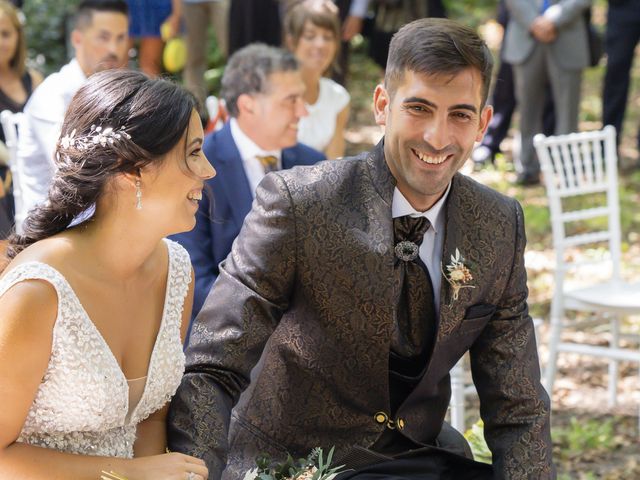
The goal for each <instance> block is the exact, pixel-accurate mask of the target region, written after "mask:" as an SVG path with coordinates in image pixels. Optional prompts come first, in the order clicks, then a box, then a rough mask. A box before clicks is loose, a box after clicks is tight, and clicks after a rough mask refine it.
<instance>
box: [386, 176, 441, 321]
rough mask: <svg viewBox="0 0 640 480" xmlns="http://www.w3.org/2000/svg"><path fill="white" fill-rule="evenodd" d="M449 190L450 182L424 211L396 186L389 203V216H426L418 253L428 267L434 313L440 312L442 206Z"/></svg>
mask: <svg viewBox="0 0 640 480" xmlns="http://www.w3.org/2000/svg"><path fill="white" fill-rule="evenodd" d="M449 190H451V183H449V186H448V187H447V190H446V191H445V192H444V195H442V197H441V198H440V199H439V200H438V201H437V202H436V203H434V204H433V206H432V207H431V208H430V209H429V210H427V211H426V212H418V211H417V210H416V209H415V208H413V207H412V206H411V204H410V203H409V201H408V200H407V199H406V198H405V196H404V195H403V194H402V193H401V192H400V190H398V187H396V188H395V189H394V191H393V201H392V203H391V216H392V217H393V218H398V217H404V216H405V215H410V216H412V217H426V219H427V220H429V223H430V224H431V226H430V227H429V229H428V230H427V231H426V232H425V234H424V238H423V239H422V243H421V244H420V250H419V253H418V254H419V255H420V259H421V260H422V261H423V262H424V264H425V265H426V266H427V269H429V277H431V284H432V285H433V301H434V306H435V309H436V315H438V314H439V313H440V286H441V285H442V272H441V263H442V248H443V246H444V230H445V225H446V219H445V209H444V208H443V207H444V205H445V203H446V201H447V197H448V196H449Z"/></svg>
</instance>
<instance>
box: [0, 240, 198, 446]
mask: <svg viewBox="0 0 640 480" xmlns="http://www.w3.org/2000/svg"><path fill="white" fill-rule="evenodd" d="M166 243H167V248H168V250H169V272H168V278H167V290H166V295H165V303H164V311H163V316H162V323H161V325H160V329H159V332H158V337H157V338H156V343H155V345H154V348H153V352H152V354H151V359H150V362H149V371H148V373H147V382H146V385H145V389H144V393H143V395H142V398H141V399H140V401H139V402H138V404H137V405H136V407H135V408H134V410H133V411H132V412H128V411H127V410H128V405H129V387H128V385H127V380H126V378H125V376H124V374H123V373H122V370H121V369H120V367H119V365H118V363H117V361H116V359H115V357H114V356H113V353H112V352H111V350H110V349H109V346H108V345H107V343H106V342H105V340H104V338H103V337H102V335H100V332H99V331H98V329H97V328H96V327H95V325H94V324H93V322H92V321H91V319H90V318H89V316H88V315H87V313H86V312H85V310H84V308H83V307H82V305H81V304H80V301H79V300H78V298H77V297H76V294H75V292H74V291H73V290H72V289H71V286H70V285H69V283H68V282H67V280H66V279H65V278H64V277H63V276H62V274H61V273H60V272H58V271H57V270H55V269H54V268H53V267H51V266H49V265H47V264H44V263H40V262H27V263H23V264H21V265H18V266H17V267H15V268H14V269H13V270H11V271H10V272H8V273H7V275H6V276H5V277H4V278H3V279H2V280H1V281H0V295H2V294H4V292H5V291H7V289H9V288H10V287H11V286H12V285H15V284H16V283H18V282H21V281H24V280H28V279H41V280H45V281H47V282H49V283H50V284H51V285H53V287H54V288H55V290H56V293H57V295H58V315H57V319H56V322H55V325H54V327H53V342H52V349H51V357H50V358H49V365H48V367H47V370H46V372H45V375H44V377H43V379H42V382H41V384H40V386H39V387H38V391H37V393H36V397H35V400H34V401H33V404H32V405H31V408H30V410H29V413H28V415H27V418H26V421H25V424H24V426H23V427H22V431H21V433H20V436H19V437H18V441H19V442H24V443H28V444H32V445H38V446H41V447H48V448H54V449H56V450H60V451H65V452H70V453H78V454H85V455H102V456H110V457H128V458H131V457H132V456H133V443H134V440H135V435H136V425H137V424H138V423H139V422H141V421H142V420H144V419H145V418H147V417H148V416H149V415H150V414H151V413H153V412H154V411H156V410H158V409H160V408H161V407H163V406H164V405H165V403H167V402H168V401H169V400H170V399H171V396H172V395H173V394H174V393H175V391H176V389H177V388H178V385H179V384H180V380H181V378H182V374H183V372H184V354H183V352H182V344H181V341H180V323H181V319H182V310H183V306H184V299H185V297H186V294H187V290H188V287H189V283H190V282H191V263H190V261H189V255H188V254H187V252H186V251H185V250H184V249H183V248H182V247H181V246H180V245H178V244H177V243H175V242H172V241H170V240H166ZM128 413H130V415H129V417H130V418H127V417H128V415H127V414H128Z"/></svg>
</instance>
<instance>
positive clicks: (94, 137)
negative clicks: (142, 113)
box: [58, 125, 131, 150]
mask: <svg viewBox="0 0 640 480" xmlns="http://www.w3.org/2000/svg"><path fill="white" fill-rule="evenodd" d="M123 138H125V139H127V140H131V135H129V134H128V133H127V132H126V131H125V129H124V126H122V127H120V128H119V129H118V130H114V129H113V128H112V127H105V128H103V127H102V126H97V127H96V126H95V125H91V130H90V132H89V133H88V134H87V135H81V136H76V130H75V129H73V131H72V132H71V133H70V134H67V135H65V136H64V137H61V138H60V140H59V142H58V145H60V146H61V147H62V148H64V149H68V148H76V149H78V150H88V149H89V148H93V147H95V146H97V145H100V146H102V147H106V146H107V145H113V144H114V143H116V142H117V141H120V140H122V139H123Z"/></svg>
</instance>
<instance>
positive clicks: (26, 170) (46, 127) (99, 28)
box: [16, 0, 129, 231]
mask: <svg viewBox="0 0 640 480" xmlns="http://www.w3.org/2000/svg"><path fill="white" fill-rule="evenodd" d="M127 12H128V10H127V3H126V2H125V0H83V1H82V2H80V4H79V5H78V11H77V13H76V18H75V27H74V30H73V31H72V32H71V43H72V44H73V47H74V49H75V57H74V58H73V59H72V60H71V61H70V62H69V63H68V64H66V65H65V66H64V67H62V69H61V70H60V71H59V72H56V73H54V74H52V75H50V76H48V77H47V78H46V79H45V80H44V82H42V85H40V86H39V87H38V88H37V89H36V90H35V91H34V92H33V95H32V96H31V98H30V99H29V101H28V102H27V104H26V105H25V107H24V113H25V117H24V121H23V123H22V124H21V125H20V132H19V136H18V159H19V160H18V162H19V163H20V164H21V167H22V168H23V171H22V172H21V173H22V175H21V176H22V180H23V183H22V196H23V206H22V210H23V211H22V212H20V213H21V216H22V217H24V216H26V213H27V212H28V211H29V210H30V209H31V208H33V207H34V206H35V205H37V204H38V203H40V202H42V201H44V199H45V198H46V196H47V191H48V189H49V183H50V182H51V177H52V176H53V170H54V165H53V153H54V150H55V146H56V141H57V139H58V136H59V135H60V125H61V124H62V120H63V118H64V113H65V111H66V110H67V106H68V105H69V103H70V102H71V98H72V97H73V95H74V94H75V93H76V91H77V90H78V89H79V88H80V87H81V86H82V85H83V84H84V83H85V82H86V81H87V77H89V76H91V75H92V74H94V73H95V72H98V71H101V70H106V69H110V68H121V67H124V66H125V65H126V64H127V50H128V35H127V32H128V29H129V22H128V19H127ZM17 213H18V212H16V214H17ZM16 228H17V230H18V231H20V228H21V225H18V224H17V225H16Z"/></svg>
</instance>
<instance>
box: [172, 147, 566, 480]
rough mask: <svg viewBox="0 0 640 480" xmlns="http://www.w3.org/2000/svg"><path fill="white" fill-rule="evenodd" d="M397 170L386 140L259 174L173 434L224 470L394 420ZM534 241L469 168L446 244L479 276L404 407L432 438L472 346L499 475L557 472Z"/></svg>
mask: <svg viewBox="0 0 640 480" xmlns="http://www.w3.org/2000/svg"><path fill="white" fill-rule="evenodd" d="M394 186H395V180H394V178H393V177H392V175H391V173H390V171H389V169H388V167H387V165H386V162H385V160H384V153H383V148H382V142H381V143H380V144H379V145H378V146H377V147H376V148H375V149H374V150H373V151H372V152H370V153H368V154H363V155H361V156H358V157H355V158H350V159H344V160H340V161H328V162H323V163H320V164H318V165H316V166H313V167H302V168H294V169H292V170H287V171H282V172H277V173H275V174H270V175H267V177H266V178H265V179H264V181H263V182H262V184H261V186H260V187H259V188H258V191H257V194H256V203H255V204H254V206H253V209H252V211H251V213H250V214H249V216H248V217H247V219H246V222H245V224H244V226H243V229H242V231H241V233H240V236H239V237H238V239H237V240H236V242H235V244H234V246H233V249H232V251H231V253H230V255H229V257H227V259H226V260H225V262H224V263H223V264H222V266H221V269H220V277H219V279H218V281H217V282H216V284H215V285H214V287H213V289H212V290H211V293H210V294H209V296H208V298H207V300H206V302H205V305H204V307H203V309H202V311H201V313H200V315H199V316H198V317H197V319H196V321H195V324H194V326H193V331H192V334H191V339H190V343H189V347H188V349H187V352H186V353H187V368H186V373H185V376H184V378H183V381H182V384H181V386H180V388H179V389H178V392H177V394H176V396H175V398H174V399H173V401H172V404H171V409H170V414H169V429H168V433H169V446H170V448H171V449H172V450H176V451H182V452H187V453H190V454H193V455H196V456H199V457H201V458H203V459H204V460H205V461H206V462H207V465H208V466H209V469H210V478H211V479H216V480H217V479H218V478H220V477H221V471H222V469H224V468H225V464H227V469H226V470H225V472H224V474H222V478H225V479H236V478H241V477H242V474H243V472H245V471H246V470H248V469H249V468H251V467H253V466H254V464H255V457H256V456H257V455H258V454H259V453H260V452H266V453H269V454H271V455H272V456H273V457H275V458H279V457H282V456H283V455H284V454H285V452H290V453H291V454H292V455H294V457H295V456H303V455H306V454H307V453H308V452H309V451H310V450H311V448H313V447H316V446H323V447H326V448H328V447H331V446H332V445H335V447H336V455H340V454H341V453H344V452H346V451H348V450H349V449H350V448H351V447H353V446H354V445H360V446H363V447H369V446H371V445H372V444H373V443H374V442H375V441H376V439H378V438H379V436H380V435H381V433H382V432H383V430H384V429H385V428H387V427H386V426H385V425H384V424H381V423H377V422H376V419H375V418H374V417H375V414H376V413H377V412H388V411H389V384H388V379H389V372H388V366H389V341H390V338H391V332H392V330H393V325H394V318H395V311H394V308H395V307H394V306H395V305H396V303H397V302H396V298H397V295H398V292H397V287H396V286H395V283H394V275H393V265H394V261H395V259H394V245H393V225H392V219H391V201H392V197H393V190H394ZM525 242H526V240H525V234H524V223H523V216H522V209H521V207H520V206H519V204H518V203H517V202H516V201H515V200H513V199H509V198H507V197H504V196H502V195H500V194H498V193H496V192H494V191H492V190H490V189H489V188H487V187H484V186H482V185H480V184H478V183H476V182H474V181H473V180H471V179H469V178H467V177H465V176H463V175H461V174H456V175H455V177H454V178H453V181H452V186H451V190H450V193H449V197H448V200H447V212H446V233H445V243H444V251H443V255H442V259H443V263H444V264H446V263H447V261H448V260H449V259H450V258H451V255H452V254H454V252H455V251H456V249H458V250H459V251H460V253H461V254H462V255H463V256H464V258H465V264H466V265H467V266H468V267H469V268H470V270H471V273H472V275H473V281H472V282H471V283H472V285H473V286H474V287H475V288H463V289H461V290H460V291H459V296H458V298H457V300H454V298H453V291H452V290H453V289H452V287H451V286H450V285H449V284H448V283H447V281H443V282H442V288H441V291H440V300H441V308H440V315H439V320H438V325H437V340H436V343H435V347H434V350H433V353H432V356H431V360H430V361H429V365H428V366H427V369H426V373H425V374H424V377H423V378H422V380H421V382H420V383H419V385H418V386H417V387H416V389H415V390H414V391H413V392H412V394H411V395H410V396H409V397H408V398H407V400H406V401H405V402H404V403H403V404H402V405H401V406H400V408H399V410H398V412H397V415H396V417H395V419H394V420H395V421H396V424H397V425H399V424H400V423H403V424H404V427H403V428H402V430H401V433H402V434H403V435H406V436H407V437H410V438H411V439H413V440H414V441H416V442H423V443H431V442H433V440H434V439H435V437H436V436H437V435H438V433H439V431H440V428H441V426H442V422H443V419H444V416H445V413H446V410H447V405H448V403H449V397H450V381H449V371H450V370H451V368H452V367H453V366H454V365H455V363H456V362H457V361H458V360H459V359H460V357H461V356H462V355H463V354H464V353H465V352H466V351H467V350H470V352H471V366H472V372H473V379H474V382H475V385H476V387H477V389H478V393H479V396H480V400H481V407H480V408H481V414H482V418H483V419H484V423H485V435H486V439H487V442H488V444H489V447H490V448H491V450H492V452H493V464H494V469H495V474H496V478H509V479H525V478H526V479H529V478H535V479H541V478H552V477H553V468H552V460H551V441H550V434H549V399H548V396H547V394H546V393H545V392H544V390H543V388H542V386H541V384H540V371H539V364H538V355H537V351H536V343H535V337H534V330H533V325H532V321H531V317H530V316H529V314H528V307H527V294H528V292H527V286H526V272H525V268H524V258H523V254H524V248H525ZM258 361H259V364H258V367H257V368H256V369H255V371H254V372H253V374H252V381H251V383H250V382H249V379H250V371H251V369H252V368H253V367H254V365H256V363H257V362H258ZM249 383H250V384H249ZM247 386H248V389H247V390H246V392H245V394H244V395H242V399H241V400H240V402H239V403H238V405H237V407H236V408H235V409H234V412H233V415H231V410H232V408H233V406H234V404H235V403H236V402H237V401H238V398H239V397H240V394H241V392H242V391H243V390H244V389H245V388H247ZM399 419H402V420H403V422H399V421H398V420H399Z"/></svg>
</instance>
